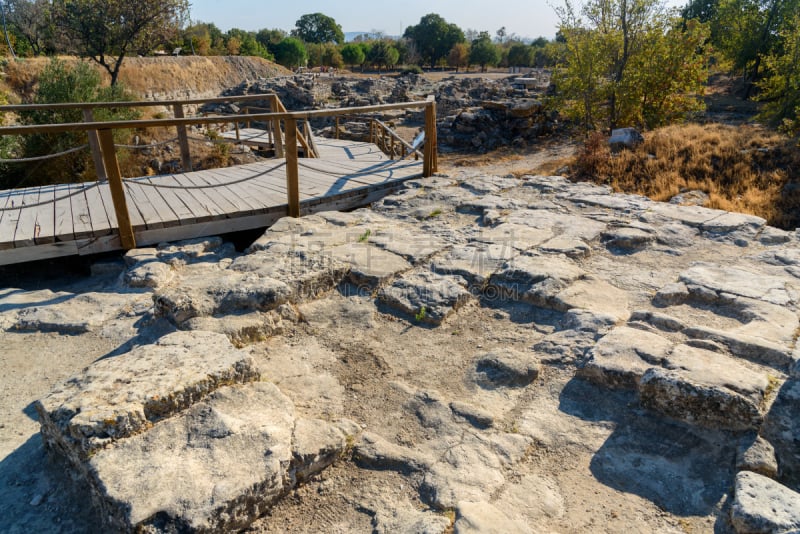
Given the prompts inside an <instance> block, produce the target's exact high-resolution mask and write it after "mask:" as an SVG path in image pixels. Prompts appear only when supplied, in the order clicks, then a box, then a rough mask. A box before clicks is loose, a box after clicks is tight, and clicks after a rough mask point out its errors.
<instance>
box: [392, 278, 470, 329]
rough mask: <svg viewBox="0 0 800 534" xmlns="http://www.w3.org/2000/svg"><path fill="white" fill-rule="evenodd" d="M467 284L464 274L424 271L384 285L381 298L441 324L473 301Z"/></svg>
mask: <svg viewBox="0 0 800 534" xmlns="http://www.w3.org/2000/svg"><path fill="white" fill-rule="evenodd" d="M465 285H466V283H465V282H464V280H463V278H461V277H460V276H446V275H440V274H436V273H432V272H430V271H421V272H416V273H413V274H411V275H408V276H404V277H402V278H398V279H397V280H395V281H394V283H393V284H392V285H391V286H389V287H385V288H383V289H382V290H381V291H380V293H379V294H378V298H380V299H381V300H382V301H383V302H385V303H386V304H387V305H388V306H390V307H392V308H394V309H397V310H399V311H400V312H402V313H404V314H407V315H410V316H414V317H415V319H416V320H418V321H420V322H423V323H428V324H432V325H435V326H438V325H440V324H442V321H444V320H445V319H447V317H449V316H450V315H451V314H452V313H454V312H456V311H457V310H458V309H459V308H460V307H461V306H463V305H464V304H466V303H467V302H469V301H470V300H472V298H473V297H472V295H471V294H470V292H469V291H467V289H466V288H465Z"/></svg>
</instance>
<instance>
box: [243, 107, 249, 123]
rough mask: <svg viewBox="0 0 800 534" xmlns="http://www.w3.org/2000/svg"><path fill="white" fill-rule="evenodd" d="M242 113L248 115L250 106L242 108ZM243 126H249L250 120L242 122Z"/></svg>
mask: <svg viewBox="0 0 800 534" xmlns="http://www.w3.org/2000/svg"><path fill="white" fill-rule="evenodd" d="M244 114H245V115H250V108H244ZM244 127H245V128H250V121H246V122H245V123H244Z"/></svg>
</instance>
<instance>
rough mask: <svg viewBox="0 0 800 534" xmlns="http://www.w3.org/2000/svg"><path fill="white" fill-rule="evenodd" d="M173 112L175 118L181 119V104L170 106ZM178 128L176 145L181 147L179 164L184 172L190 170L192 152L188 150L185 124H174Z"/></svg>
mask: <svg viewBox="0 0 800 534" xmlns="http://www.w3.org/2000/svg"><path fill="white" fill-rule="evenodd" d="M172 110H173V113H174V115H175V118H176V119H183V118H184V115H183V104H175V105H173V106H172ZM176 128H177V129H178V145H180V147H181V164H182V165H183V171H184V172H191V171H192V154H191V152H189V137H188V136H187V135H186V126H184V125H183V124H179V125H178V126H176Z"/></svg>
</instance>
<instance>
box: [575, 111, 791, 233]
mask: <svg viewBox="0 0 800 534" xmlns="http://www.w3.org/2000/svg"><path fill="white" fill-rule="evenodd" d="M573 169H574V172H573V176H572V177H573V178H574V179H578V180H589V181H594V182H598V183H602V184H608V185H610V186H611V187H613V188H614V189H615V190H616V191H624V192H628V193H637V194H641V195H646V196H648V197H650V198H652V199H654V200H661V201H666V200H669V199H670V198H671V197H673V196H675V195H676V194H678V193H680V192H683V191H689V190H701V191H703V192H705V193H707V194H708V195H709V202H708V203H707V207H710V208H717V209H723V210H728V211H736V212H741V213H750V214H753V215H758V216H759V217H763V218H764V219H766V220H767V221H768V222H769V224H771V225H773V226H778V227H781V228H795V227H797V226H798V225H799V223H800V210H799V209H798V208H800V190H799V189H800V188H799V187H798V186H800V148H798V146H797V143H796V141H793V140H791V139H789V138H787V137H785V136H782V135H779V134H777V133H774V132H771V131H768V130H766V129H764V128H762V127H759V126H753V125H742V126H737V127H733V126H726V125H722V124H707V125H700V124H685V125H673V126H668V127H665V128H661V129H658V130H655V131H653V132H650V133H649V134H647V135H646V136H645V142H644V143H642V144H641V145H640V146H639V147H637V148H636V149H635V150H623V151H622V152H620V153H619V154H612V153H611V152H610V150H609V148H608V143H607V141H606V139H605V138H604V137H603V136H602V135H597V134H595V135H593V136H590V138H589V139H588V140H587V141H586V145H585V147H584V149H583V150H582V151H581V152H580V154H579V155H578V158H577V160H576V163H575V165H574V167H573Z"/></svg>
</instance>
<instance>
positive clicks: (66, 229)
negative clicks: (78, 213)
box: [53, 184, 75, 241]
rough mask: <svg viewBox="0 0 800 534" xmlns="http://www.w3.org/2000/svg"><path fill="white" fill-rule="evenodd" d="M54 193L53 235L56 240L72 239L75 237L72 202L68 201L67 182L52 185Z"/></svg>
mask: <svg viewBox="0 0 800 534" xmlns="http://www.w3.org/2000/svg"><path fill="white" fill-rule="evenodd" d="M53 193H54V195H55V210H54V216H55V231H54V232H53V234H54V235H55V238H56V241H72V240H73V239H75V233H74V231H73V229H74V225H73V223H72V202H71V201H70V198H69V197H70V191H69V184H60V185H56V186H53Z"/></svg>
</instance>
